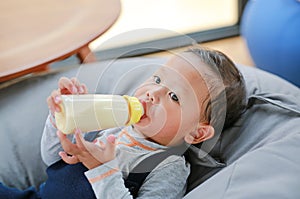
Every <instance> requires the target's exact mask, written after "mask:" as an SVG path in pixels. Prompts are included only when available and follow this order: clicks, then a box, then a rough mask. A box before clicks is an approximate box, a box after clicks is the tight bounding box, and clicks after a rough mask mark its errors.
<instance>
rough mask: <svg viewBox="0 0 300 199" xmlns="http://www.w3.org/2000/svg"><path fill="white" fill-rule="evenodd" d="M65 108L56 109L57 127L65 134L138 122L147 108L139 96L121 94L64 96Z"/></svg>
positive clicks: (61, 106)
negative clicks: (57, 110)
mask: <svg viewBox="0 0 300 199" xmlns="http://www.w3.org/2000/svg"><path fill="white" fill-rule="evenodd" d="M61 98H62V103H61V104H60V108H61V111H60V112H55V121H56V126H57V128H58V129H59V130H60V131H62V132H63V133H65V134H70V133H74V130H75V129H76V128H79V129H80V130H81V131H82V132H90V131H94V130H101V129H107V128H112V127H118V126H127V125H131V124H134V123H137V122H138V121H139V120H140V118H141V117H142V116H143V114H144V109H143V106H142V104H141V103H140V101H139V100H138V99H137V98H136V97H131V96H127V95H124V96H121V95H102V94H86V95H62V96H61Z"/></svg>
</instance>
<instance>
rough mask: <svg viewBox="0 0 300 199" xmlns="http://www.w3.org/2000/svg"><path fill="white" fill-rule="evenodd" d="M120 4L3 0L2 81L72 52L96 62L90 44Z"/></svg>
mask: <svg viewBox="0 0 300 199" xmlns="http://www.w3.org/2000/svg"><path fill="white" fill-rule="evenodd" d="M120 7H121V5H120V0H2V1H0V27H1V29H0V82H4V81H7V80H9V79H12V78H16V77H20V76H22V75H25V74H28V73H32V72H37V71H43V70H46V69H47V68H48V65H49V63H51V62H54V61H58V60H62V59H64V58H67V57H69V56H71V55H73V54H77V55H78V57H79V59H80V61H81V62H92V61H95V56H94V55H93V54H92V53H91V51H90V49H89V47H88V44H89V43H90V42H91V41H93V40H94V39H96V38H97V37H99V36H100V35H101V34H103V33H104V32H105V31H106V30H107V29H109V28H110V26H111V25H112V24H113V23H114V22H115V21H116V19H117V18H118V16H119V14H120Z"/></svg>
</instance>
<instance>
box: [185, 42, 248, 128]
mask: <svg viewBox="0 0 300 199" xmlns="http://www.w3.org/2000/svg"><path fill="white" fill-rule="evenodd" d="M187 52H191V53H193V54H195V55H197V56H198V57H199V58H200V60H201V62H202V63H204V64H205V65H207V66H208V67H209V69H210V71H211V74H212V75H209V73H201V75H202V77H203V76H204V77H203V79H204V80H205V82H206V85H207V88H208V91H209V95H208V96H207V97H206V100H205V104H206V105H205V107H204V109H205V114H204V116H203V117H204V120H205V122H207V123H209V124H210V125H212V126H213V127H214V129H215V131H217V132H216V133H220V132H221V131H223V130H225V129H226V128H228V127H231V126H232V125H233V124H234V123H235V122H236V121H237V119H238V118H239V117H240V116H241V114H242V113H243V112H244V110H245V107H246V103H245V102H246V91H245V82H244V78H243V76H242V74H241V73H240V71H239V70H238V69H237V68H236V66H235V64H234V63H233V61H232V60H231V59H230V58H228V57H227V56H226V55H225V54H224V53H222V52H220V51H217V50H212V49H208V48H203V47H192V48H190V49H189V50H188V51H187ZM218 79H219V80H218ZM221 84H222V86H220V85H221Z"/></svg>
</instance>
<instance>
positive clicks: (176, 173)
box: [0, 48, 245, 199]
mask: <svg viewBox="0 0 300 199" xmlns="http://www.w3.org/2000/svg"><path fill="white" fill-rule="evenodd" d="M58 86H59V89H58V90H55V91H53V92H52V93H51V95H50V96H49V97H48V99H47V102H48V106H49V108H50V112H51V113H52V114H50V115H49V117H48V119H47V121H46V125H45V129H44V133H43V137H42V157H43V160H44V161H45V163H46V164H47V165H49V168H48V170H47V173H48V177H49V178H48V180H47V181H46V182H45V183H44V184H43V185H42V186H41V188H40V190H39V192H37V194H36V195H37V196H38V197H37V198H39V197H40V198H55V197H56V198H60V197H64V198H68V197H69V198H114V199H115V198H133V197H136V198H143V199H145V198H155V199H159V198H163V199H165V198H182V197H183V196H184V194H185V192H186V187H187V178H188V176H189V174H190V165H189V163H188V162H187V161H186V160H185V158H184V156H183V155H182V154H183V153H184V151H182V153H180V154H170V155H169V156H167V157H166V158H163V159H162V160H161V162H160V163H159V164H158V165H157V166H156V167H155V168H154V169H153V170H150V171H145V172H148V173H149V174H147V176H146V179H145V180H144V181H143V183H142V185H141V187H140V188H139V190H138V191H137V192H136V193H135V194H133V193H132V192H131V191H130V187H128V186H126V179H127V178H128V175H129V173H130V172H131V171H132V169H134V168H135V167H136V166H137V165H138V163H140V162H142V161H143V160H145V159H147V158H148V157H151V156H154V155H155V154H158V153H161V152H162V151H167V150H168V149H170V148H178V147H179V148H180V147H181V146H184V147H183V148H181V149H183V150H184V149H186V148H187V147H188V146H189V145H191V144H192V145H195V144H199V143H202V142H203V141H205V140H208V139H210V138H212V137H213V136H216V135H218V134H219V133H218V132H217V131H221V129H222V128H223V127H224V128H227V127H229V126H231V125H232V124H233V123H234V122H235V121H236V120H237V119H238V118H239V116H240V115H241V113H242V112H243V109H244V99H245V88H244V80H243V77H242V76H241V74H240V72H239V71H238V70H237V68H236V67H235V65H234V63H233V62H232V61H231V60H230V59H229V58H228V57H227V56H226V55H224V54H223V53H221V52H218V51H214V50H210V49H204V48H193V49H191V50H189V51H186V52H183V53H180V54H178V55H174V56H173V57H171V58H170V59H169V60H168V61H167V62H166V64H165V65H164V66H162V67H160V68H159V69H158V70H157V71H156V72H155V73H154V74H153V75H152V76H151V77H150V78H149V79H148V80H146V81H145V82H144V83H143V84H142V85H140V86H139V87H138V88H137V90H136V92H135V94H134V96H135V97H137V98H138V99H139V100H140V101H141V102H142V104H143V106H144V108H145V114H144V116H143V117H142V118H141V120H140V121H139V122H138V123H136V124H134V125H132V126H128V127H123V128H114V129H107V130H104V131H101V132H100V133H99V135H98V137H97V138H96V139H95V140H94V141H93V142H89V141H86V140H85V139H84V138H83V136H82V134H81V133H80V129H77V130H75V132H74V135H68V136H67V135H64V134H62V133H61V132H60V131H58V130H57V129H56V126H55V122H54V119H53V113H54V112H55V111H57V112H59V111H60V108H59V104H60V103H61V98H60V95H62V94H86V93H87V88H86V86H85V85H84V84H82V83H81V82H80V81H79V80H78V79H76V78H72V79H68V78H65V77H63V78H61V79H60V80H59V82H58ZM84 135H89V133H87V134H84ZM72 137H73V138H74V140H75V142H72V139H73V138H72ZM70 179H71V180H70ZM124 180H125V183H124ZM0 190H1V187H0ZM33 195H34V194H33Z"/></svg>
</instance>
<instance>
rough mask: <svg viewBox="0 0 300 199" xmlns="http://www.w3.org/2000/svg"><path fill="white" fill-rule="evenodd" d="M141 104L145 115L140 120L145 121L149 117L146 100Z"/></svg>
mask: <svg viewBox="0 0 300 199" xmlns="http://www.w3.org/2000/svg"><path fill="white" fill-rule="evenodd" d="M141 104H142V106H143V108H144V114H143V116H142V117H141V119H140V120H142V119H145V118H146V117H147V105H146V102H145V101H144V100H141Z"/></svg>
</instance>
